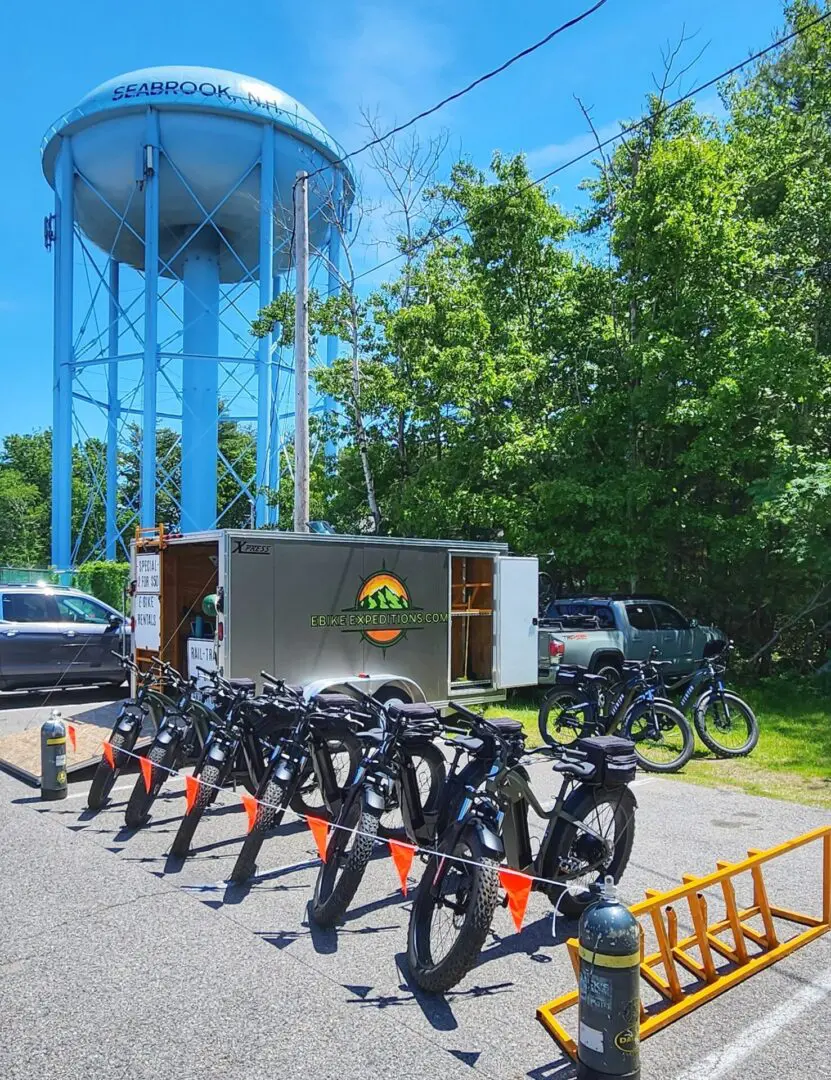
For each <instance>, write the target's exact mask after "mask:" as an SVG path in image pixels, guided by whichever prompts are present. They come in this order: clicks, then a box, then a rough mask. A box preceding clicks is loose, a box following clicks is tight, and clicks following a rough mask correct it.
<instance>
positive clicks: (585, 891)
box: [542, 785, 637, 918]
mask: <svg viewBox="0 0 831 1080" xmlns="http://www.w3.org/2000/svg"><path fill="white" fill-rule="evenodd" d="M636 805H637V804H636V803H635V797H634V795H633V794H632V792H631V791H630V790H629V788H628V787H620V788H592V787H588V786H587V785H581V786H580V787H578V788H576V789H575V790H574V791H573V792H572V793H571V794H570V795H569V797H568V798H567V799H566V801H565V803H564V805H563V809H564V810H565V812H566V813H567V814H569V815H570V816H571V817H572V818H574V822H575V823H574V824H572V823H571V822H567V821H565V820H564V819H560V820H559V821H557V822H556V823H555V825H554V826H553V828H554V829H555V832H554V835H553V836H552V840H551V845H550V847H549V854H548V858H547V859H546V865H545V866H544V867H543V870H542V876H543V877H547V878H566V879H567V880H566V883H565V887H564V888H563V889H562V890H559V889H558V888H556V887H553V888H551V889H550V890H549V892H548V896H549V898H550V899H551V901H552V903H554V902H556V904H557V908H558V910H559V911H560V912H561V913H562V914H563V915H565V916H566V917H567V918H575V917H576V916H578V915H580V914H581V912H583V911H584V910H585V909H586V907H587V906H588V904H589V903H590V901H591V899H592V896H591V893H590V891H589V889H590V886H591V885H592V883H593V882H595V881H597V880H598V879H600V878H605V877H606V875H607V874H610V875H611V876H612V877H613V878H614V879H615V881H620V878H621V876H622V874H623V871H624V870H625V869H626V865H627V863H628V862H629V856H630V855H631V854H632V844H633V842H634V839H635V808H636ZM598 860H601V861H600V864H599V865H597V863H598Z"/></svg>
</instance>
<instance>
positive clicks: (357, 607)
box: [311, 569, 448, 649]
mask: <svg viewBox="0 0 831 1080" xmlns="http://www.w3.org/2000/svg"><path fill="white" fill-rule="evenodd" d="M447 621H448V614H447V612H446V611H424V610H422V609H421V608H417V607H414V606H413V604H412V600H411V598H410V591H409V589H408V588H407V585H406V583H405V582H404V580H403V579H402V578H400V577H398V575H397V574H393V573H392V571H390V570H387V569H381V570H378V571H376V572H375V573H374V574H370V575H369V577H368V578H366V579H365V580H364V581H363V582H362V583H361V587H360V588H359V589H358V595H357V596H356V598H355V604H354V606H353V607H351V608H346V609H345V610H344V611H343V613H342V614H340V615H312V617H311V625H312V626H313V627H315V628H317V629H328V628H329V627H333V628H335V629H338V630H342V631H344V632H345V633H359V634H360V635H361V636H362V637H363V639H364V641H368V642H369V643H370V645H376V646H377V647H378V648H379V649H388V648H389V647H390V646H391V645H395V644H397V642H399V641H401V639H402V638H403V637H405V636H406V634H407V632H408V631H409V630H423V629H424V627H425V626H431V625H433V624H435V623H446V622H447Z"/></svg>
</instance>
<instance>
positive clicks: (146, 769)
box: [139, 757, 153, 795]
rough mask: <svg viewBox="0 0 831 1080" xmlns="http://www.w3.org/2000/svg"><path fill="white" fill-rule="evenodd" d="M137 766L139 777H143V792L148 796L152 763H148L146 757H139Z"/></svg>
mask: <svg viewBox="0 0 831 1080" xmlns="http://www.w3.org/2000/svg"><path fill="white" fill-rule="evenodd" d="M139 766H140V768H141V775H142V776H143V777H144V790H145V791H146V792H147V794H148V795H149V794H150V788H151V787H152V786H153V762H152V761H148V760H147V758H146V757H140V758H139Z"/></svg>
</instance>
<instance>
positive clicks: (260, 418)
mask: <svg viewBox="0 0 831 1080" xmlns="http://www.w3.org/2000/svg"><path fill="white" fill-rule="evenodd" d="M273 212H274V129H273V128H272V127H271V125H270V124H264V125H263V149H262V156H261V158H260V269H259V276H260V307H261V308H264V307H266V306H267V305H268V304H270V303H271V290H272V285H273V274H274V222H273V220H272V215H273ZM257 365H258V366H257V484H256V486H257V494H256V500H257V502H256V517H255V521H256V525H257V528H258V529H259V528H262V527H263V525H265V524H266V523H267V516H268V506H267V500H266V497H265V492H264V491H262V490H261V489H262V488H264V487H265V486H266V485H267V484H268V480H269V475H268V473H269V468H268V464H269V456H268V451H269V441H270V440H269V436H270V434H271V432H270V424H271V370H270V366H271V335H270V334H269V335H267V336H266V337H264V338H260V342H259V351H258V357H257Z"/></svg>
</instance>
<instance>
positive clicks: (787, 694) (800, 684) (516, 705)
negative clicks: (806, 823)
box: [486, 678, 831, 808]
mask: <svg viewBox="0 0 831 1080" xmlns="http://www.w3.org/2000/svg"><path fill="white" fill-rule="evenodd" d="M736 690H737V692H738V693H739V694H740V695H741V696H742V697H744V698H745V699H746V700H747V701H748V702H749V703H750V704H751V706H752V707H753V711H754V712H755V713H756V716H757V718H758V720H759V729H760V736H759V744H758V746H757V747H756V749H755V750H754V751H753V753H752V754H751V755H750V756H749V757H746V758H732V759H731V758H715V757H714V756H713V755H712V754H711V753H710V752H709V751H708V750H707V749H706V747H704V746H703V745H702V743H701V742H700V741H699V740H698V739H697V738H696V752H695V756H694V758H693V760H692V761H691V762H690V763H689V764H688V765H687V766H686V768H685V769H684V770H683V772H682V773H679V774H677V775H679V776H680V777H681V778H682V779H684V780H688V781H691V782H692V783H696V784H708V785H710V786H714V787H722V786H725V787H736V788H740V789H741V790H742V791H747V792H749V793H750V794H752V795H767V796H769V797H771V798H774V799H789V800H791V801H793V802H800V803H805V804H807V805H809V806H822V807H826V808H831V688H828V686H827V685H826V686H825V687H823V686H822V685H821V684H818V683H816V682H814V681H813V680H808V679H784V678H777V679H769V680H765V681H763V682H760V683H756V684H754V685H752V686H740V687H736ZM486 715H488V716H512V717H513V718H514V719H516V720H519V721H520V722H521V723H522V725H523V727H524V728H525V731H526V732H527V733H528V744H529V746H538V745H539V744H540V738H539V734H538V731H537V704H536V702H535V701H532V700H531V699H530V698H528V697H523V698H520V699H516V700H512V701H510V702H509V703H508V704H507V706H500V705H493V706H490V707H489V708H488V710H487V712H486Z"/></svg>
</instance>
